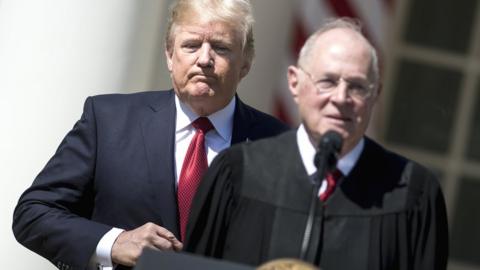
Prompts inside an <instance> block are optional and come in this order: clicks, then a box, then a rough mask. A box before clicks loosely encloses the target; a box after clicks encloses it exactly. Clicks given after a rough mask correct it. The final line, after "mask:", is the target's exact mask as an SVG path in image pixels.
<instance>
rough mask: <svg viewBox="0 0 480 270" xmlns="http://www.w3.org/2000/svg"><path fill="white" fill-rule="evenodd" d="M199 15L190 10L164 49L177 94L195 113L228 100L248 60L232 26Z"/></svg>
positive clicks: (208, 110) (216, 107) (213, 108)
mask: <svg viewBox="0 0 480 270" xmlns="http://www.w3.org/2000/svg"><path fill="white" fill-rule="evenodd" d="M200 17H201V16H198V15H196V14H192V18H191V19H190V20H189V21H188V22H184V23H182V24H179V25H177V26H176V27H175V29H173V44H172V47H171V49H170V51H166V52H165V53H166V56H167V64H168V70H169V71H170V76H171V78H172V83H173V88H174V89H175V92H176V94H177V96H178V97H179V98H180V100H181V101H183V102H185V103H187V104H188V105H189V106H190V107H191V108H192V110H193V111H194V112H196V113H197V114H199V115H209V114H212V113H214V112H216V111H218V110H220V109H222V108H223V107H225V106H226V105H227V104H228V103H229V102H230V100H231V99H232V97H233V96H234V95H235V91H236V88H237V85H238V83H239V82H240V80H241V79H242V78H243V77H244V76H245V75H247V73H248V71H249V69H250V61H248V59H247V58H246V56H245V55H244V53H243V49H242V39H241V36H240V32H239V31H237V30H236V29H235V28H234V26H232V25H231V24H227V23H225V22H220V21H207V22H205V20H201V18H200Z"/></svg>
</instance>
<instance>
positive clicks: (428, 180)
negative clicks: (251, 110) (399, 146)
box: [185, 19, 448, 270]
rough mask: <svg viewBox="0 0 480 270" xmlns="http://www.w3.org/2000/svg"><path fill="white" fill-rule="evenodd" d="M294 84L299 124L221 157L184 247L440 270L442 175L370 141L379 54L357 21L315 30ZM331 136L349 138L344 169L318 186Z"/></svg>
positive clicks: (444, 233)
mask: <svg viewBox="0 0 480 270" xmlns="http://www.w3.org/2000/svg"><path fill="white" fill-rule="evenodd" d="M288 82H289V88H290V91H291V93H292V95H293V98H294V99H295V101H296V103H297V105H298V108H299V112H300V116H301V120H302V124H301V125H300V127H299V128H298V130H297V131H291V132H287V133H284V134H281V135H279V136H276V137H273V138H268V139H264V140H259V141H257V142H252V143H248V144H243V145H238V146H233V147H232V148H229V149H228V150H226V151H224V152H222V153H221V154H220V155H218V156H217V157H216V158H215V160H214V161H213V163H212V164H211V166H210V168H209V170H208V171H207V173H206V175H205V177H204V179H203V181H202V183H201V185H200V187H199V188H198V191H197V194H196V197H195V199H194V206H193V209H192V212H191V216H190V218H191V219H190V223H189V227H188V229H187V241H186V243H185V249H186V250H187V251H190V252H195V253H198V254H203V255H206V256H213V257H217V258H223V259H227V260H232V261H236V262H241V263H246V264H251V265H259V264H261V263H264V262H265V261H268V260H272V259H276V258H281V257H293V258H295V257H300V258H302V259H304V260H307V261H309V262H311V263H314V264H316V265H319V266H321V268H322V269H329V270H330V269H365V270H367V269H368V270H372V269H405V270H406V269H417V270H426V269H430V270H434V269H435V270H437V269H445V268H446V264H447V257H448V229H447V219H446V210H445V203H444V199H443V195H442V192H441V190H440V186H439V184H438V182H437V180H436V178H435V176H434V175H433V174H432V173H431V172H429V171H428V170H427V169H426V168H424V167H423V166H421V165H420V164H418V163H416V162H414V161H411V160H408V159H406V158H405V157H402V156H400V155H398V154H395V153H392V152H390V151H388V150H386V149H384V148H383V147H381V146H380V145H378V144H377V143H375V142H374V141H373V140H371V139H369V138H367V137H365V135H364V134H365V131H366V129H367V126H368V122H369V119H370V116H371V113H372V110H373V107H374V105H375V103H376V101H377V99H378V96H379V94H380V87H379V72H378V64H377V55H376V52H375V49H374V48H373V46H372V45H371V44H370V42H369V41H368V40H367V39H366V38H365V37H364V36H363V35H362V33H361V30H360V28H359V26H358V24H356V23H355V22H353V21H351V20H347V19H338V20H334V21H331V22H328V23H327V24H325V25H324V26H323V27H322V28H321V29H320V30H318V31H317V32H316V33H314V34H313V35H312V36H311V37H310V38H309V39H308V40H307V42H306V43H305V45H304V47H303V48H302V50H301V52H300V56H299V60H298V65H297V66H290V67H289V69H288ZM330 130H331V131H335V132H337V133H338V134H340V136H341V137H342V138H343V141H344V143H343V147H342V148H341V150H340V155H339V156H340V159H339V161H338V164H337V169H338V171H337V172H336V173H331V174H330V173H329V174H327V175H326V177H325V179H319V180H320V183H321V186H320V188H319V189H316V187H315V185H314V182H315V181H314V180H315V178H316V176H315V174H316V172H317V168H316V166H315V165H314V156H315V154H316V152H317V151H319V152H321V151H322V150H321V149H318V148H317V145H319V141H320V138H321V137H322V136H323V135H324V134H325V133H327V131H330ZM342 175H343V176H342ZM311 195H314V197H313V199H315V200H314V201H313V204H312V205H314V206H315V205H316V209H317V211H316V212H312V213H313V217H314V218H313V219H311V220H312V221H311V222H312V223H309V221H308V220H309V219H308V217H309V209H314V208H310V202H311V199H312V196H311ZM317 195H318V196H319V198H316V196H317ZM307 224H311V227H308V228H311V234H309V233H304V232H305V231H307V230H306V228H307V226H306V225H307ZM307 232H308V231H307ZM305 235H306V236H307V237H304V236H305ZM308 235H310V236H311V237H310V241H308V239H309V237H308ZM305 239H307V241H305Z"/></svg>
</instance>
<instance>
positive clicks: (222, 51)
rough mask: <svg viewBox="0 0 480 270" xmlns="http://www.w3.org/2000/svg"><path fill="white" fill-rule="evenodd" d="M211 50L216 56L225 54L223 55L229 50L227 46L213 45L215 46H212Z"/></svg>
mask: <svg viewBox="0 0 480 270" xmlns="http://www.w3.org/2000/svg"><path fill="white" fill-rule="evenodd" d="M213 49H214V50H215V52H216V53H218V54H225V53H228V52H229V51H230V48H228V47H227V46H223V45H215V46H213Z"/></svg>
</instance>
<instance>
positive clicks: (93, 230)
mask: <svg viewBox="0 0 480 270" xmlns="http://www.w3.org/2000/svg"><path fill="white" fill-rule="evenodd" d="M252 24H253V18H252V11H251V6H250V3H249V2H248V1H247V0H233V1H220V2H219V1H196V0H195V1H192V0H179V1H177V2H175V3H174V4H173V6H172V7H171V12H170V21H169V26H168V33H167V38H166V51H165V53H166V56H167V65H168V69H169V71H170V74H171V78H172V84H173V90H170V91H159V92H144V93H136V94H128V95H103V96H95V97H90V98H88V99H87V100H86V102H85V106H84V111H83V114H82V117H81V119H80V120H79V121H78V122H77V123H76V124H75V126H74V127H73V129H72V130H71V131H70V132H69V133H68V134H67V135H66V137H65V139H64V140H63V141H62V143H61V144H60V146H59V148H58V150H57V152H56V153H55V155H54V156H53V157H52V159H51V160H50V161H49V162H48V164H47V165H46V166H45V168H44V169H43V170H42V171H41V173H40V174H39V175H38V176H37V178H36V179H35V181H34V182H33V184H32V186H31V187H30V188H29V189H27V190H26V191H25V192H24V194H23V195H22V196H21V197H20V200H19V202H18V205H17V207H16V209H15V213H14V221H13V231H14V233H15V236H16V238H17V240H18V241H19V242H20V243H22V244H23V245H25V246H26V247H27V248H29V249H31V250H33V251H35V252H37V253H38V254H40V255H42V256H44V257H45V258H47V259H48V260H50V261H51V262H52V263H53V264H55V265H56V266H57V267H58V268H60V269H86V268H104V269H111V267H112V266H114V267H115V269H123V268H124V267H125V266H126V267H131V266H133V265H135V263H136V261H137V259H138V257H139V256H140V254H141V252H142V249H143V248H145V247H148V248H153V249H160V250H180V249H181V248H182V243H181V242H180V241H179V239H180V240H182V241H183V239H181V238H180V236H181V235H183V234H184V226H185V222H181V223H180V224H179V215H180V216H181V217H183V219H181V221H182V220H184V221H186V217H187V216H188V205H189V203H190V202H191V201H189V200H190V199H189V198H188V196H187V197H186V199H185V198H183V197H182V199H181V200H182V202H184V201H186V205H187V208H186V210H185V211H183V210H182V211H180V209H178V208H179V207H177V186H182V184H183V181H184V180H182V179H190V178H191V177H190V178H189V176H185V178H183V176H182V175H188V171H189V168H191V166H193V167H194V166H197V163H195V162H196V158H194V157H193V156H194V154H192V153H196V152H195V151H202V153H203V154H202V155H203V156H202V155H200V154H199V156H202V158H203V159H201V158H199V159H198V160H200V161H198V162H200V163H198V164H203V163H201V162H204V163H205V167H206V166H207V161H211V160H212V159H213V157H214V156H215V155H216V154H217V153H218V152H220V151H221V150H223V149H224V148H226V147H228V146H230V144H235V143H239V142H243V141H248V140H256V139H259V138H263V137H267V136H271V135H275V134H278V133H280V132H282V131H284V130H286V126H285V125H283V124H282V123H280V122H279V121H278V120H276V119H274V118H273V117H271V116H268V115H266V114H264V113H261V112H259V111H257V110H255V109H253V108H251V107H249V106H247V105H245V104H244V103H242V101H240V99H239V98H238V97H237V96H236V94H235V92H236V88H237V85H238V83H239V82H240V80H241V79H242V78H243V77H245V76H246V75H247V73H248V71H249V69H250V65H251V63H252V59H253V55H254V48H253V33H252ZM198 119H202V120H201V121H203V122H202V123H208V124H205V125H208V127H209V128H212V129H210V130H203V129H202V128H201V127H200V128H197V126H196V125H195V123H197V120H198ZM200 130H201V131H200ZM191 142H192V143H191ZM194 142H195V144H194ZM196 142H199V143H198V144H196ZM191 147H192V149H194V150H192V151H190V148H191ZM195 149H197V150H195ZM199 153H200V152H199ZM187 157H188V158H187ZM187 160H188V162H187ZM192 160H193V161H192ZM189 162H193V163H189ZM187 163H188V166H186V165H185V164H187ZM191 164H194V165H191ZM195 168H196V167H195ZM184 171H187V172H184ZM194 172H195V173H196V174H195V175H197V176H198V175H201V173H202V170H200V169H199V170H196V171H195V170H194ZM197 178H198V177H197ZM185 181H187V180H185ZM188 181H190V180H188ZM177 182H178V184H177ZM185 183H187V182H185ZM188 183H190V182H188ZM183 185H184V186H185V185H187V186H188V185H190V184H183ZM190 191H191V190H190ZM190 191H189V192H190ZM189 194H190V193H189ZM193 194H194V189H193ZM179 196H180V195H179ZM178 200H179V202H180V197H179V198H178ZM182 209H183V208H182ZM180 225H182V226H180Z"/></svg>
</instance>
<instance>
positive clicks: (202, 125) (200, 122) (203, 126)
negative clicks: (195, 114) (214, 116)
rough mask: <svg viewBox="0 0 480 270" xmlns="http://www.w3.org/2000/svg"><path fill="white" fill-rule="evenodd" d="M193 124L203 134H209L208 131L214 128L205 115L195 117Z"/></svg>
mask: <svg viewBox="0 0 480 270" xmlns="http://www.w3.org/2000/svg"><path fill="white" fill-rule="evenodd" d="M192 126H193V127H194V128H195V129H196V130H198V131H200V132H201V133H203V134H207V132H209V131H210V130H211V129H213V125H212V123H211V122H210V120H208V118H207V117H203V116H202V117H199V118H197V119H195V121H193V123H192Z"/></svg>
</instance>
